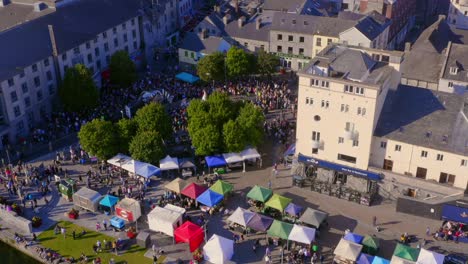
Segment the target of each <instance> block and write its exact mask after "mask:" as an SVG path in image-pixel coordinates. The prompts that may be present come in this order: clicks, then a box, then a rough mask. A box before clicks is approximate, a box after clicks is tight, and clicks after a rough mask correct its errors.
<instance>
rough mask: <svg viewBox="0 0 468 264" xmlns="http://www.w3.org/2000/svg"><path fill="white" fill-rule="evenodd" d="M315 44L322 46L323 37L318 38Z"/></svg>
mask: <svg viewBox="0 0 468 264" xmlns="http://www.w3.org/2000/svg"><path fill="white" fill-rule="evenodd" d="M315 46H318V47H321V46H322V39H321V38H317V40H316V41H315Z"/></svg>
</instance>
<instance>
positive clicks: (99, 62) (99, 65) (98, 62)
mask: <svg viewBox="0 0 468 264" xmlns="http://www.w3.org/2000/svg"><path fill="white" fill-rule="evenodd" d="M101 67H102V66H101V61H100V60H97V61H96V68H97V69H98V70H100V69H101Z"/></svg>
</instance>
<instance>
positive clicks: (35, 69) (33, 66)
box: [31, 63, 37, 72]
mask: <svg viewBox="0 0 468 264" xmlns="http://www.w3.org/2000/svg"><path fill="white" fill-rule="evenodd" d="M31 68H32V71H33V72H37V64H35V63H34V64H33V65H32V66H31Z"/></svg>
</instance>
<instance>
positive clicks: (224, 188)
mask: <svg viewBox="0 0 468 264" xmlns="http://www.w3.org/2000/svg"><path fill="white" fill-rule="evenodd" d="M232 189H234V186H232V184H230V183H227V182H225V181H222V180H217V181H216V182H215V183H214V184H213V186H211V187H210V190H212V191H213V192H217V193H219V194H222V195H226V194H228V193H230V192H231V191H232Z"/></svg>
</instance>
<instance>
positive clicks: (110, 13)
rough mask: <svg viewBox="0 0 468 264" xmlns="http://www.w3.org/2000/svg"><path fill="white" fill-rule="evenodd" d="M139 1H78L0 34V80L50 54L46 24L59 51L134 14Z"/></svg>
mask: <svg viewBox="0 0 468 264" xmlns="http://www.w3.org/2000/svg"><path fill="white" fill-rule="evenodd" d="M138 8H139V2H138V1H128V0H112V1H110V0H80V1H76V2H73V3H70V4H67V5H65V6H63V7H60V8H58V9H57V11H56V12H53V13H51V14H48V15H45V16H42V17H40V18H37V19H35V20H32V21H30V22H27V23H24V24H21V25H19V26H17V27H15V28H12V29H10V30H7V31H5V32H1V33H0V58H2V59H1V60H0V80H5V79H7V78H10V77H11V76H13V75H15V74H17V73H18V69H22V68H24V67H27V66H29V65H31V64H33V63H35V62H37V61H40V60H42V59H44V58H46V57H48V56H51V54H52V48H51V44H50V38H49V32H48V28H47V25H53V26H54V30H55V38H56V42H57V48H58V51H59V53H61V52H64V51H67V50H69V49H72V48H73V47H76V46H78V45H79V44H82V43H84V42H86V41H88V40H92V39H93V38H94V37H95V36H96V35H97V34H99V33H101V32H103V31H104V30H107V29H109V28H112V27H113V26H115V25H118V24H120V23H122V22H124V21H126V20H129V19H131V18H133V17H136V16H137V15H138V12H137V11H138Z"/></svg>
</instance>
